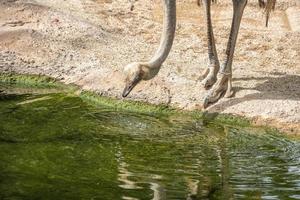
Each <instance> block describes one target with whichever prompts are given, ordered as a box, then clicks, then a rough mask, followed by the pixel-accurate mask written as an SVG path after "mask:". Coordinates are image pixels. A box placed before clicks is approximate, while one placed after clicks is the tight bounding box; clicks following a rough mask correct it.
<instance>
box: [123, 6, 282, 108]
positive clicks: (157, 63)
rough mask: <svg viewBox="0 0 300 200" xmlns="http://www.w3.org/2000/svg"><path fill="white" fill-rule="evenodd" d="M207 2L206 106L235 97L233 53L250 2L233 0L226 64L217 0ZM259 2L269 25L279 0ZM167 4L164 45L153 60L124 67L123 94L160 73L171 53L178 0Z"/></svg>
mask: <svg viewBox="0 0 300 200" xmlns="http://www.w3.org/2000/svg"><path fill="white" fill-rule="evenodd" d="M202 1H203V4H204V10H205V15H206V23H207V39H208V58H209V64H208V67H207V68H206V70H205V71H204V73H203V75H202V77H203V80H202V84H203V86H204V88H205V89H209V88H210V90H209V92H208V94H207V95H206V96H205V98H204V102H203V107H204V108H206V107H207V106H208V105H210V104H212V103H215V102H217V101H218V100H219V99H220V98H222V97H223V96H224V97H232V96H233V90H232V69H231V68H232V61H233V54H234V49H235V45H236V40H237V36H238V31H239V27H240V23H241V19H242V16H243V11H244V8H245V6H246V4H247V0H232V3H233V18H232V24H231V31H230V35H229V39H228V44H227V49H226V58H225V61H224V63H223V65H221V66H220V64H219V59H218V55H217V50H216V45H215V40H214V34H213V27H212V21H211V14H210V7H211V1H213V2H214V1H215V0H202ZM197 2H198V4H199V3H200V0H197ZM258 3H259V6H260V7H264V8H265V12H266V25H268V19H269V15H270V12H271V10H272V9H274V6H275V3H276V0H266V2H265V1H264V0H258ZM163 4H164V19H163V31H162V36H161V40H160V45H159V47H158V49H157V51H156V53H155V54H154V55H153V56H152V58H151V59H150V60H149V61H145V62H134V63H131V64H128V65H127V66H126V67H125V68H124V73H125V75H126V78H125V88H124V90H123V93H122V96H123V97H126V96H127V95H128V94H129V93H130V92H131V91H132V89H133V88H134V87H135V86H136V85H137V84H138V83H139V82H140V81H141V80H150V79H152V78H153V77H155V76H156V75H157V73H158V72H159V70H160V67H161V66H162V64H163V62H164V61H165V60H166V58H167V57H168V54H169V52H170V50H171V47H172V44H173V40H174V36H175V29H176V0H163Z"/></svg>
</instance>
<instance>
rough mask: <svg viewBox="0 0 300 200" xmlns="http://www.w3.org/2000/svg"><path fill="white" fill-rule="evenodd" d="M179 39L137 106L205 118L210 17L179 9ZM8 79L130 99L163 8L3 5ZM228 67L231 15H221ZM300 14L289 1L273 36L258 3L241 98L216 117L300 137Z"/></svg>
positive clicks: (189, 2)
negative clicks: (30, 78)
mask: <svg viewBox="0 0 300 200" xmlns="http://www.w3.org/2000/svg"><path fill="white" fill-rule="evenodd" d="M177 5H178V24H177V33H176V34H177V35H176V39H175V42H174V46H173V49H172V51H171V53H170V56H169V58H168V59H167V61H166V63H165V64H164V65H163V67H162V69H161V71H160V72H159V74H158V76H157V77H155V78H154V79H153V80H151V81H148V82H143V83H142V84H140V85H139V86H137V87H136V88H135V90H134V91H133V92H132V93H131V95H130V97H129V99H133V100H137V101H147V102H150V103H154V104H158V103H164V104H169V105H170V106H173V107H177V108H182V109H189V110H192V109H202V102H203V98H204V96H205V95H206V94H207V91H206V90H204V89H203V87H202V85H201V80H200V79H199V77H200V75H201V73H202V71H203V70H204V69H205V67H206V66H207V62H208V59H207V42H206V27H205V23H204V18H203V11H202V8H199V7H197V6H196V3H195V1H193V0H178V3H177ZM0 10H1V12H0V72H17V73H25V74H42V75H48V76H51V77H54V78H57V79H59V80H61V81H63V82H65V83H75V84H77V85H79V86H81V87H82V88H83V89H85V90H92V91H96V92H97V93H99V94H101V95H105V96H111V97H117V98H121V91H122V89H123V86H124V85H123V79H124V77H123V74H122V69H123V67H124V66H125V65H126V64H128V63H130V62H132V61H138V60H145V59H147V58H149V57H150V56H151V55H152V54H153V53H154V52H155V49H156V47H157V46H158V43H159V38H160V31H161V22H162V11H161V2H160V1H159V0H151V1H150V0H139V1H138V2H137V3H136V4H135V9H134V10H133V11H130V3H129V1H124V0H64V1H62V0H0ZM212 11H213V22H214V28H215V29H214V32H215V37H216V42H217V49H218V53H219V57H220V58H221V61H222V60H224V51H225V47H226V42H227V39H228V34H229V29H230V24H231V16H232V8H231V1H230V0H226V1H225V0H224V1H222V2H221V3H219V4H217V5H214V6H213V10H212ZM299 19H300V5H299V2H295V1H291V0H281V1H279V3H278V6H277V10H276V12H274V13H273V14H272V17H271V21H270V24H269V27H268V28H266V27H264V23H265V22H264V15H263V13H262V11H261V10H260V9H259V8H258V6H257V3H256V0H250V1H249V3H248V6H247V7H246V10H245V14H244V18H243V21H242V25H241V29H240V34H239V39H238V45H237V48H236V53H235V60H234V64H233V77H234V82H233V85H234V89H235V91H236V94H235V97H234V98H230V99H222V100H221V101H219V102H218V103H216V104H215V105H213V106H211V107H210V108H209V109H208V111H209V112H221V113H231V114H236V115H242V116H245V117H247V118H249V119H251V120H252V121H253V122H254V123H257V124H260V125H261V124H263V125H269V126H274V127H277V128H279V129H281V130H283V131H286V132H287V133H291V134H300V21H299Z"/></svg>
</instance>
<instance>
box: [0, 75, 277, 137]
mask: <svg viewBox="0 0 300 200" xmlns="http://www.w3.org/2000/svg"><path fill="white" fill-rule="evenodd" d="M0 83H5V84H13V85H17V86H18V87H36V88H58V89H62V90H63V91H64V92H67V93H68V94H69V95H71V96H72V95H79V96H80V98H81V99H83V100H84V101H86V102H88V103H90V104H93V105H100V106H106V107H110V108H113V109H114V110H116V111H127V112H128V111H130V112H136V113H145V114H155V115H169V114H177V115H179V114H180V115H185V116H188V117H193V118H195V119H201V120H203V121H205V122H206V123H213V124H219V125H222V126H224V125H227V126H240V127H248V126H251V122H250V121H249V120H248V119H247V118H245V117H241V116H235V115H230V114H220V113H208V112H202V111H198V110H197V111H183V110H179V109H175V108H171V107H169V106H167V105H163V104H160V105H153V104H149V103H146V102H138V101H131V100H120V99H114V98H110V97H104V96H100V95H98V94H96V93H95V92H91V91H80V89H79V88H78V87H77V86H75V85H65V84H63V83H61V82H59V81H57V80H55V79H54V78H51V77H47V76H41V75H29V74H23V75H19V74H13V73H12V74H7V73H2V74H1V73H0ZM78 91H80V92H78ZM262 128H265V129H266V128H267V127H262ZM269 130H271V129H270V128H269ZM272 131H273V132H278V131H277V130H276V129H273V128H272Z"/></svg>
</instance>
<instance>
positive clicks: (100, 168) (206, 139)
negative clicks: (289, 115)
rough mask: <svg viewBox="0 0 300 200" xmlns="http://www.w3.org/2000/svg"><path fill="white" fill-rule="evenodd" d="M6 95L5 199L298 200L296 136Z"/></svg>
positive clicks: (0, 188)
mask: <svg viewBox="0 0 300 200" xmlns="http://www.w3.org/2000/svg"><path fill="white" fill-rule="evenodd" d="M0 90H4V92H2V93H0V199H30V200H32V199H72V200H74V199H107V200H115V199H116V200H117V199H127V200H133V199H187V198H188V199H266V200H271V199H280V200H283V199H300V141H299V140H297V139H289V138H287V137H284V136H281V135H279V134H272V133H267V131H265V130H263V129H258V128H249V127H244V128H243V127H238V126H228V125H227V126H226V125H220V124H218V123H215V122H214V121H211V120H205V119H199V118H196V117H192V116H189V115H184V114H171V113H169V114H168V113H164V114H153V113H152V114H151V113H144V114H143V113H135V112H125V111H117V110H116V109H113V108H109V107H104V106H94V105H91V104H89V103H88V102H85V101H83V100H82V99H81V98H79V97H76V96H74V95H68V94H64V93H60V92H58V91H55V90H52V91H49V90H43V89H28V88H16V87H10V86H7V85H6V86H4V85H2V86H1V87H0Z"/></svg>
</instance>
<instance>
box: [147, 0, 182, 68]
mask: <svg viewBox="0 0 300 200" xmlns="http://www.w3.org/2000/svg"><path fill="white" fill-rule="evenodd" d="M163 1H164V19H163V31H162V36H161V40H160V45H159V47H158V49H157V51H156V53H155V54H154V55H153V57H152V58H151V59H150V61H149V63H148V64H149V67H150V68H151V69H153V70H154V71H157V72H158V70H159V69H160V67H161V65H162V64H163V62H164V61H165V60H166V58H167V57H168V55H169V52H170V50H171V47H172V44H173V40H174V36H175V29H176V0H163Z"/></svg>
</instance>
